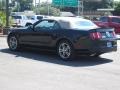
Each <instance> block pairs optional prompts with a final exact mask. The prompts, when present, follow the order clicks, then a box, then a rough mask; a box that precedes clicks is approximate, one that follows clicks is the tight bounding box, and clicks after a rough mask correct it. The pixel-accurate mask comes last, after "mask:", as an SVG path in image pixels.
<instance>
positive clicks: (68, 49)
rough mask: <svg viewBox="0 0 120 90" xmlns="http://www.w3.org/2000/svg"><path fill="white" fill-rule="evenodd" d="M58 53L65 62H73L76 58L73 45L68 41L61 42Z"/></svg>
mask: <svg viewBox="0 0 120 90" xmlns="http://www.w3.org/2000/svg"><path fill="white" fill-rule="evenodd" d="M57 53H58V55H59V56H60V58H62V59H63V60H71V59H72V58H73V57H74V50H73V46H72V44H71V43H69V42H68V41H61V42H60V43H59V44H58V47H57Z"/></svg>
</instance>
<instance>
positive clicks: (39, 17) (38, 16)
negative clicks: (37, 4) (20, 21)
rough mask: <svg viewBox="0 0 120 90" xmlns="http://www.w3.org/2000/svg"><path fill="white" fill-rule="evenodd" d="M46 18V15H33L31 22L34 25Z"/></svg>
mask: <svg viewBox="0 0 120 90" xmlns="http://www.w3.org/2000/svg"><path fill="white" fill-rule="evenodd" d="M44 17H45V16H44V15H33V16H31V20H32V22H33V23H35V22H37V21H39V20H42V19H43V18H44Z"/></svg>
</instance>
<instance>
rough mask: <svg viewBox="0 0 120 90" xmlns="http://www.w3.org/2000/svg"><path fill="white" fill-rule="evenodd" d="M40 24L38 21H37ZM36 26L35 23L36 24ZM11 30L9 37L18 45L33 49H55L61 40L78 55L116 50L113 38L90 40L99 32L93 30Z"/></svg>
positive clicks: (25, 28)
mask: <svg viewBox="0 0 120 90" xmlns="http://www.w3.org/2000/svg"><path fill="white" fill-rule="evenodd" d="M39 22H40V21H39ZM36 24H37V23H36ZM36 24H34V25H32V26H29V27H24V28H17V29H12V31H11V32H10V33H9V35H8V38H9V36H10V35H15V36H17V38H18V41H19V44H21V45H29V46H34V47H41V46H44V47H46V48H47V47H49V48H56V47H57V44H58V43H59V42H60V41H61V40H67V41H69V42H70V43H71V44H72V45H73V47H74V49H75V50H76V51H78V52H80V53H91V54H92V53H106V52H111V51H116V50H117V41H116V39H114V38H109V39H106V40H104V39H101V40H92V39H91V38H90V33H91V32H96V31H100V30H99V29H94V30H72V29H71V30H70V29H62V28H59V29H54V28H52V29H46V30H44V29H39V28H35V25H36ZM107 42H112V45H113V46H112V47H107V46H106V44H107Z"/></svg>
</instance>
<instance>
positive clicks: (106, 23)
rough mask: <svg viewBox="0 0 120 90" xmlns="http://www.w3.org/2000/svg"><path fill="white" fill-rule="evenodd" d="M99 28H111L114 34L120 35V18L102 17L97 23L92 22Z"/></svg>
mask: <svg viewBox="0 0 120 90" xmlns="http://www.w3.org/2000/svg"><path fill="white" fill-rule="evenodd" d="M94 23H95V24H96V25H98V26H99V27H111V28H114V29H115V33H116V34H120V16H102V17H100V19H99V21H94Z"/></svg>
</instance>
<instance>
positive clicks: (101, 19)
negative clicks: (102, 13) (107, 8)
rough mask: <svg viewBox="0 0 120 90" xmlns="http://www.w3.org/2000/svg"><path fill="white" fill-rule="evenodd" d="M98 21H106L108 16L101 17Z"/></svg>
mask: <svg viewBox="0 0 120 90" xmlns="http://www.w3.org/2000/svg"><path fill="white" fill-rule="evenodd" d="M100 21H102V22H108V18H107V17H101V18H100Z"/></svg>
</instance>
